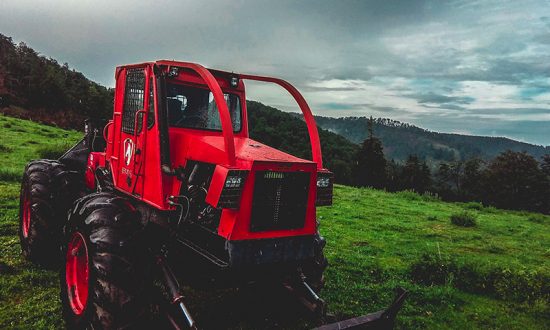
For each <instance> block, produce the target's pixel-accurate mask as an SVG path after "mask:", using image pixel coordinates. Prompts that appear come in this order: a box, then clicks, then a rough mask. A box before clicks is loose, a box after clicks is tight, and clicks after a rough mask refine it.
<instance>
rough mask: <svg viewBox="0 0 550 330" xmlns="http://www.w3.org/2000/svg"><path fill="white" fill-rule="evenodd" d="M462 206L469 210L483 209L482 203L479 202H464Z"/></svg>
mask: <svg viewBox="0 0 550 330" xmlns="http://www.w3.org/2000/svg"><path fill="white" fill-rule="evenodd" d="M464 207H465V208H467V209H469V210H478V211H481V210H483V204H481V203H480V202H468V203H465V204H464Z"/></svg>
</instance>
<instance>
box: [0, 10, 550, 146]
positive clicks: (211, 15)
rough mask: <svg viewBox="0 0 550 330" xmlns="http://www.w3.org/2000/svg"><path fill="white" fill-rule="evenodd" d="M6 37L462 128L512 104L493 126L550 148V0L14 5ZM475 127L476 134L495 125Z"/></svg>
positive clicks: (54, 53)
mask: <svg viewBox="0 0 550 330" xmlns="http://www.w3.org/2000/svg"><path fill="white" fill-rule="evenodd" d="M0 33H3V34H6V35H9V36H12V37H14V39H15V40H17V41H19V40H23V41H25V42H27V43H28V44H29V45H31V46H32V47H33V48H35V49H36V50H38V51H40V52H41V53H42V54H44V55H46V56H51V57H54V58H56V59H57V60H58V61H60V62H68V63H69V64H70V65H71V66H72V67H75V68H76V69H77V70H80V71H82V72H84V74H86V76H88V77H90V78H92V79H93V80H96V81H98V82H100V83H103V84H105V85H110V86H112V85H113V82H114V78H113V72H114V67H115V66H116V65H120V64H124V63H134V62H140V61H145V60H152V59H157V58H168V59H181V60H188V61H196V62H200V63H203V64H205V65H207V66H210V67H215V68H219V69H226V70H231V71H235V72H249V73H256V74H264V75H276V76H280V77H282V78H284V79H286V80H288V81H290V82H292V83H294V84H295V85H297V87H298V88H299V89H300V90H302V91H303V92H304V95H305V96H306V98H307V99H308V101H309V102H310V104H311V106H312V108H313V109H318V114H320V115H338V116H339V115H346V114H350V115H367V116H368V115H370V114H375V115H377V114H381V115H383V114H387V115H388V116H391V118H392V119H396V120H400V121H405V122H407V121H408V122H413V123H414V124H417V125H420V126H422V127H426V128H428V129H445V130H449V131H458V130H460V129H461V128H462V127H464V126H470V123H469V122H467V120H470V119H464V118H470V117H465V116H474V115H482V114H483V113H482V112H483V111H486V110H483V109H489V108H490V109H495V110H494V112H495V113H498V112H499V110H498V109H504V110H500V114H501V117H502V118H494V119H492V120H491V125H502V127H504V126H506V125H511V126H506V127H510V128H507V129H502V132H505V133H506V134H510V137H517V138H520V137H521V139H524V140H527V141H533V142H535V141H538V142H539V143H546V144H550V135H549V134H547V133H543V131H544V130H542V129H539V128H540V127H546V128H547V130H546V131H548V130H550V90H549V86H550V80H549V78H548V73H549V72H550V39H549V35H550V5H549V4H548V2H547V1H546V0H526V1H514V0H486V1H462V0H456V1H454V0H453V1H451V0H449V1H439V0H422V1H397V0H391V1H390V0H389V1H377V0H366V1H360V0H348V1H313V0H306V1H290V0H281V1H267V0H260V1H245V0H235V1H230V2H229V1H223V0H214V1H208V2H204V1H190V0H185V1H180V0H158V1H156V2H149V1H141V2H137V1H130V0H121V1H107V0H96V1H92V0H81V1H70V0H58V1H55V2H52V1H49V2H46V1H33V0H2V1H1V2H0ZM342 81H344V82H347V83H346V84H344V83H342ZM472 82H473V83H472ZM480 82H482V83H480ZM468 86H473V87H468ZM250 87H251V88H250V90H249V96H250V97H251V98H255V99H260V101H261V100H262V98H263V99H264V101H266V102H267V103H269V104H270V105H273V106H278V107H281V108H283V109H295V108H292V106H291V105H290V101H289V99H288V97H286V96H278V94H276V93H277V90H271V89H266V88H263V87H255V85H253V84H251V85H250ZM339 105H340V108H339V109H336V107H337V106H339ZM511 108H516V109H517V111H516V112H514V111H511V110H510V109H511ZM476 109H477V110H479V111H477V112H476ZM522 109H538V110H536V111H535V112H534V111H531V112H529V111H526V110H522ZM447 110H448V111H447ZM292 111H294V110H292ZM491 112H493V110H491ZM458 115H462V117H458ZM526 116H531V117H528V120H526ZM476 120H477V121H476ZM472 121H474V122H475V123H474V124H472V125H473V127H478V128H476V130H475V133H476V134H483V132H485V133H487V134H490V133H491V132H492V131H493V128H492V127H489V125H488V124H487V123H485V124H484V123H483V121H482V120H480V117H478V118H476V119H472ZM532 122H537V123H538V124H536V125H535V126H536V127H538V128H537V129H533V127H534V126H533V125H534V124H532ZM484 125H485V126H484ZM537 125H538V126H537ZM484 127H486V128H484ZM535 132H536V133H535ZM522 134H523V135H522ZM536 134H539V135H536ZM529 139H530V140H529Z"/></svg>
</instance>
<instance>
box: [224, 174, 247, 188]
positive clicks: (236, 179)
mask: <svg viewBox="0 0 550 330" xmlns="http://www.w3.org/2000/svg"><path fill="white" fill-rule="evenodd" d="M243 181H244V180H243V178H242V177H240V176H228V177H227V179H226V180H225V188H240V187H241V184H242V183H243Z"/></svg>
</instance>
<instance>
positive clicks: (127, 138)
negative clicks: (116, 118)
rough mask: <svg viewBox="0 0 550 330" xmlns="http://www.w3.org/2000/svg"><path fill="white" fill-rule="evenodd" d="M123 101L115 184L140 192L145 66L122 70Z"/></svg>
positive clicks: (145, 108) (146, 100)
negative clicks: (123, 78)
mask: <svg viewBox="0 0 550 330" xmlns="http://www.w3.org/2000/svg"><path fill="white" fill-rule="evenodd" d="M125 74H126V78H125V86H124V100H123V107H122V118H121V125H120V140H119V141H120V143H119V152H118V160H119V164H120V165H119V166H118V171H119V173H118V180H117V183H118V184H117V186H118V188H119V189H122V190H124V191H126V192H128V193H130V194H134V195H140V196H141V195H142V190H143V187H142V186H143V185H142V183H141V182H140V184H138V182H139V181H140V177H141V176H142V167H143V161H144V158H145V141H146V135H147V129H146V126H147V122H146V117H147V112H148V105H149V99H150V98H151V96H150V95H149V94H150V93H146V92H145V91H148V90H149V88H150V87H149V86H148V85H149V84H150V83H151V82H150V79H148V77H149V76H150V75H151V73H150V72H149V70H148V67H138V68H128V69H126V70H125Z"/></svg>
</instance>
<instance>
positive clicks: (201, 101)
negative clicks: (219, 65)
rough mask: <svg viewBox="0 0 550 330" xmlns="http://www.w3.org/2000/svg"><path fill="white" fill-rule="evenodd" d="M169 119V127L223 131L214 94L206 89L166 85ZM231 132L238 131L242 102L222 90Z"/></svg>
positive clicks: (235, 96)
mask: <svg viewBox="0 0 550 330" xmlns="http://www.w3.org/2000/svg"><path fill="white" fill-rule="evenodd" d="M166 87H167V88H166V104H167V107H168V122H169V125H170V126H171V127H184V128H197V129H206V130H216V131H221V130H222V124H221V121H220V113H219V112H218V107H217V106H216V102H215V101H214V95H213V94H212V92H211V91H210V90H208V89H203V88H199V87H190V86H185V85H179V84H172V83H167V84H166ZM223 96H224V98H225V102H226V103H227V108H228V109H229V114H230V117H231V123H232V125H233V131H234V132H239V131H240V130H241V104H240V101H239V97H238V96H237V95H235V94H229V93H224V94H223Z"/></svg>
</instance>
